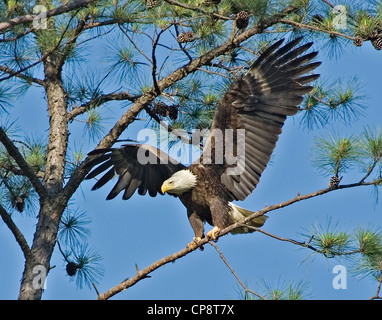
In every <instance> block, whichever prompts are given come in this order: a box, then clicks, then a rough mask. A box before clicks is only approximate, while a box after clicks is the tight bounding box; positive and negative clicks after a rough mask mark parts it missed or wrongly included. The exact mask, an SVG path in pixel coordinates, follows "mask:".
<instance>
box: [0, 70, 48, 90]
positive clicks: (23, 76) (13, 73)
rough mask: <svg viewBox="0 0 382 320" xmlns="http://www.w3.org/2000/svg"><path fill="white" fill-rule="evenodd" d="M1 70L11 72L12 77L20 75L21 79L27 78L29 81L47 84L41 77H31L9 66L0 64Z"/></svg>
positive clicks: (41, 84)
mask: <svg viewBox="0 0 382 320" xmlns="http://www.w3.org/2000/svg"><path fill="white" fill-rule="evenodd" d="M0 71H2V72H4V73H7V74H9V75H10V76H12V77H13V76H15V77H18V78H20V79H23V80H25V81H27V82H34V83H37V84H39V85H40V86H44V85H45V82H44V80H41V79H38V78H34V77H30V76H26V75H24V74H21V73H20V71H15V70H13V69H11V68H8V67H4V66H0Z"/></svg>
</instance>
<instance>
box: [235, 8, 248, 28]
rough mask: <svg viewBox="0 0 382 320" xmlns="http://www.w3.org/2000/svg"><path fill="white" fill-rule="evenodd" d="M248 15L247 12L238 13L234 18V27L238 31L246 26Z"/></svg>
mask: <svg viewBox="0 0 382 320" xmlns="http://www.w3.org/2000/svg"><path fill="white" fill-rule="evenodd" d="M248 22H249V13H248V12H247V11H240V12H239V13H238V14H237V17H236V26H237V27H238V28H239V29H245V28H246V27H247V26H248Z"/></svg>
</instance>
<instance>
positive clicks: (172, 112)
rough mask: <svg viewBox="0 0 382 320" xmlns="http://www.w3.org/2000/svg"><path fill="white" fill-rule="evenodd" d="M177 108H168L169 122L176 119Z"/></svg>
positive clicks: (174, 106)
mask: <svg viewBox="0 0 382 320" xmlns="http://www.w3.org/2000/svg"><path fill="white" fill-rule="evenodd" d="M178 107H179V106H176V105H173V106H170V107H169V108H168V116H169V118H170V119H171V120H176V119H177V118H178Z"/></svg>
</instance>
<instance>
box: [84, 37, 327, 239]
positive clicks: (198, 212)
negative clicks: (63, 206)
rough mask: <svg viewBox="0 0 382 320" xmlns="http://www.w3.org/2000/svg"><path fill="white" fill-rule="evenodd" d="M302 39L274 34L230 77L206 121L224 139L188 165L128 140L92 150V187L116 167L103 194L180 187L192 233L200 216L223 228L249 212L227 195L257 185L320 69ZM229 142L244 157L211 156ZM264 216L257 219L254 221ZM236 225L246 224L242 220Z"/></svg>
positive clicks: (211, 141)
mask: <svg viewBox="0 0 382 320" xmlns="http://www.w3.org/2000/svg"><path fill="white" fill-rule="evenodd" d="M301 40H302V38H297V39H295V40H293V41H291V42H289V43H287V44H286V45H284V46H283V47H281V44H282V42H283V41H282V40H280V41H277V42H276V43H275V44H273V45H272V46H270V47H269V48H268V49H267V50H265V51H264V53H263V54H262V55H261V56H260V57H259V58H258V59H257V60H256V61H255V63H254V64H253V65H252V66H251V68H250V69H249V70H248V72H247V73H246V74H244V75H243V76H241V77H240V78H239V79H237V80H236V81H234V82H233V84H232V85H231V86H230V88H229V89H228V90H227V92H226V93H225V94H224V96H223V97H222V99H221V100H220V102H219V103H218V105H217V106H216V110H215V114H214V119H213V122H212V125H211V133H213V132H215V131H217V130H220V131H221V132H223V135H222V137H223V138H222V141H220V145H219V143H217V141H218V140H216V139H215V136H214V134H211V135H210V136H209V137H208V139H207V141H206V142H205V146H204V149H203V152H202V155H201V157H200V159H199V160H198V161H197V162H194V163H193V164H191V166H189V167H188V168H187V167H185V166H184V165H182V164H179V163H176V162H175V161H173V159H171V158H169V156H168V155H167V154H166V153H165V152H164V151H161V150H159V149H157V148H155V147H152V146H148V145H139V144H128V145H125V146H122V147H120V148H112V149H107V150H105V149H103V150H99V149H98V150H94V151H93V152H91V153H90V155H91V160H90V161H89V162H88V165H89V166H92V167H93V166H96V165H99V166H98V167H97V168H95V169H93V171H92V172H90V173H89V175H88V176H87V178H88V179H90V178H94V177H95V176H97V175H98V174H100V173H102V172H106V173H105V174H104V175H103V176H102V177H101V178H100V179H99V180H98V182H97V183H96V184H95V185H94V187H93V189H98V188H100V187H102V186H103V185H104V184H105V183H106V182H108V181H109V180H111V179H112V178H113V177H114V176H115V174H117V175H118V177H119V178H118V181H117V183H116V184H115V186H114V187H113V189H112V190H111V192H110V194H109V195H108V197H107V199H112V198H114V197H116V196H117V195H118V194H119V193H120V192H121V191H124V193H123V197H122V198H123V199H129V198H130V197H131V196H132V195H133V193H134V192H135V191H136V190H138V193H139V194H140V195H144V194H146V192H148V193H149V195H150V196H156V194H157V193H160V194H163V193H164V192H168V193H170V194H174V195H177V196H179V198H180V200H181V201H182V203H183V204H184V206H185V207H186V208H187V214H188V218H189V220H190V223H191V226H192V228H193V230H194V232H195V236H196V238H201V237H202V236H203V234H204V231H203V230H204V229H203V222H207V223H209V224H211V225H213V226H215V227H216V228H220V229H221V228H225V227H227V226H229V225H230V224H232V223H233V222H237V221H240V220H241V219H242V218H243V217H246V216H248V215H249V214H250V213H251V212H250V211H248V210H245V209H243V208H240V207H238V206H236V205H234V204H232V203H231V202H230V201H233V200H244V199H245V198H246V197H247V196H248V195H250V194H251V193H252V191H253V190H254V189H255V188H256V185H257V184H258V182H259V180H260V176H261V174H262V172H263V171H264V169H265V167H266V166H267V163H268V161H269V159H270V157H271V154H272V152H273V150H274V148H275V146H276V142H277V140H278V137H279V135H280V133H281V130H282V126H283V124H284V121H285V119H286V118H287V116H291V115H294V114H296V113H297V112H298V110H299V109H298V105H299V104H300V103H301V102H302V101H303V95H304V94H306V93H308V92H310V91H311V90H312V88H313V87H311V86H308V85H306V84H308V83H310V82H312V81H314V80H316V79H317V78H318V77H319V75H317V74H311V72H312V71H313V70H314V69H315V68H317V67H318V66H319V65H320V63H319V62H312V61H311V60H312V59H313V58H314V57H315V56H316V55H317V52H311V53H306V51H307V50H308V49H309V48H310V47H311V45H312V43H307V44H304V45H301V46H299V47H298V46H297V45H298V44H299V43H300V42H301ZM227 130H228V131H229V130H231V131H232V132H233V137H234V138H233V139H231V140H232V141H229V139H228V138H226V136H225V135H224V132H227ZM242 132H244V133H245V134H244V138H245V139H244V140H245V143H244V145H243V146H242V147H243V150H239V149H240V148H239V143H238V142H237V141H236V139H235V138H236V137H237V136H239V133H242ZM227 143H228V144H227ZM227 146H228V147H229V148H231V149H232V151H233V155H234V156H237V155H239V154H242V155H243V157H244V160H243V161H242V162H240V161H239V160H237V161H236V162H235V163H233V164H232V162H229V161H227V160H226V158H224V159H223V161H222V162H219V161H216V160H217V159H216V158H215V157H216V153H215V151H223V153H222V154H224V155H225V148H228V147H227ZM219 148H223V149H219ZM142 151H143V153H142ZM140 153H141V154H147V155H149V156H150V159H151V160H152V161H149V162H142V161H140V159H139V154H140ZM92 156H94V157H92ZM169 159H170V161H163V160H169ZM206 160H207V161H206ZM235 166H237V168H240V169H242V170H240V171H238V173H232V171H230V169H232V167H235ZM184 178H185V179H184ZM195 178H196V181H195ZM182 180H184V181H182ZM186 180H190V181H191V184H189V185H188V183H190V182H189V181H186ZM183 182H184V183H183ZM259 218H261V217H259ZM253 221H254V220H252V221H249V222H248V224H251V223H252V222H253ZM264 221H265V219H263V220H259V225H261V224H262V223H264ZM255 225H256V224H255ZM235 230H236V231H237V230H238V231H237V232H248V230H246V227H245V226H244V227H240V228H237V229H235ZM235 230H233V232H234V231H235ZM207 235H208V234H207Z"/></svg>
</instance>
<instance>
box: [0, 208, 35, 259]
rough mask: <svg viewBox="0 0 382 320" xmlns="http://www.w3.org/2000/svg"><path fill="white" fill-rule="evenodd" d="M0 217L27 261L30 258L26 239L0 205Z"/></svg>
mask: <svg viewBox="0 0 382 320" xmlns="http://www.w3.org/2000/svg"><path fill="white" fill-rule="evenodd" d="M0 216H1V218H2V219H3V221H4V223H5V224H6V225H7V227H8V228H9V230H11V232H12V234H13V235H14V237H15V239H16V241H17V243H18V244H19V246H20V248H21V250H22V252H23V254H24V257H25V260H27V259H29V258H30V256H31V251H30V248H29V245H28V243H27V241H26V239H25V238H24V235H23V234H22V233H21V231H20V229H19V228H18V227H17V226H16V224H15V223H14V222H13V220H12V218H11V216H10V215H9V214H8V212H7V211H6V210H5V209H4V207H3V206H2V205H0Z"/></svg>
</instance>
